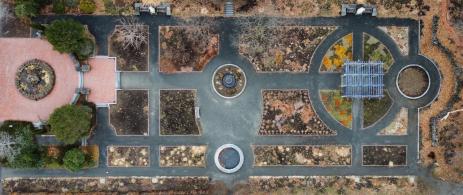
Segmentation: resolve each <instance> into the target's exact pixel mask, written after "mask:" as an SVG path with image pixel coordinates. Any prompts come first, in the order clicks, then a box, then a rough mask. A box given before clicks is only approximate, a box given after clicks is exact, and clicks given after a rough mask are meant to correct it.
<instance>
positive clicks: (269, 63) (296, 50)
mask: <svg viewBox="0 0 463 195" xmlns="http://www.w3.org/2000/svg"><path fill="white" fill-rule="evenodd" d="M335 29H336V28H335V27H289V26H284V27H265V26H257V27H251V28H247V29H245V30H243V32H242V33H241V35H240V39H239V51H240V54H241V55H243V56H245V57H247V58H248V60H249V61H250V62H251V63H252V64H253V65H254V68H255V69H256V70H257V72H307V71H308V68H309V65H310V61H311V59H312V55H313V53H314V52H315V49H316V48H317V46H318V45H319V44H320V43H321V42H322V41H323V40H324V39H325V38H326V37H327V36H328V35H329V34H330V33H331V32H333V31H334V30H335Z"/></svg>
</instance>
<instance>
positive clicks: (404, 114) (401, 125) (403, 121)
mask: <svg viewBox="0 0 463 195" xmlns="http://www.w3.org/2000/svg"><path fill="white" fill-rule="evenodd" d="M407 127H408V109H407V108H401V109H400V112H399V113H397V115H396V117H395V118H394V120H393V121H392V122H391V124H389V125H388V126H387V127H386V128H384V129H382V130H381V131H380V132H378V135H407Z"/></svg>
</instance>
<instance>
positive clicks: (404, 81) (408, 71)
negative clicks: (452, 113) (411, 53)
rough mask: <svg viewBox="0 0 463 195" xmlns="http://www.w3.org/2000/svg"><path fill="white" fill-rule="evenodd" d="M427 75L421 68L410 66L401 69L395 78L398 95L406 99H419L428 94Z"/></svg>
mask: <svg viewBox="0 0 463 195" xmlns="http://www.w3.org/2000/svg"><path fill="white" fill-rule="evenodd" d="M429 78H430V77H429V73H428V71H426V70H425V69H424V68H423V67H422V66H420V65H417V64H411V65H407V66H405V67H403V68H402V69H401V70H400V71H399V74H398V76H397V78H396V87H397V89H398V90H399V92H400V94H401V95H402V96H404V97H406V98H408V99H419V98H421V97H423V96H424V95H426V93H427V92H428V90H429V88H430V86H431V81H430V79H429Z"/></svg>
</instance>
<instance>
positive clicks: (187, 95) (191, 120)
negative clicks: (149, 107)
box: [160, 90, 201, 135]
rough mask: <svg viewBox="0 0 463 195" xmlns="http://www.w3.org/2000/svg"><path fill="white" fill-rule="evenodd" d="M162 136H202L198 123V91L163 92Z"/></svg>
mask: <svg viewBox="0 0 463 195" xmlns="http://www.w3.org/2000/svg"><path fill="white" fill-rule="evenodd" d="M160 96H161V97H160V100H161V102H160V106H161V109H160V134H161V135H200V134H201V128H200V126H199V123H198V121H196V115H195V106H196V91H194V90H161V94H160Z"/></svg>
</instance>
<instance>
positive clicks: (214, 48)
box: [159, 26, 219, 73]
mask: <svg viewBox="0 0 463 195" xmlns="http://www.w3.org/2000/svg"><path fill="white" fill-rule="evenodd" d="M159 53H160V54H159V71H160V72H162V73H178V72H197V71H202V70H203V69H204V67H205V66H206V65H207V63H208V62H209V61H210V60H212V58H214V57H215V56H216V55H217V54H218V53H219V35H218V34H217V33H214V32H213V31H212V29H210V28H206V27H191V26H160V27H159Z"/></svg>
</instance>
